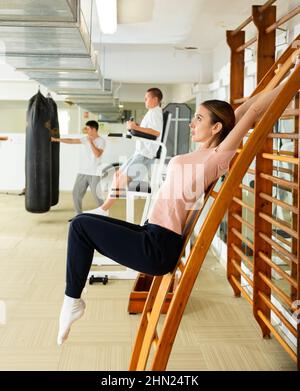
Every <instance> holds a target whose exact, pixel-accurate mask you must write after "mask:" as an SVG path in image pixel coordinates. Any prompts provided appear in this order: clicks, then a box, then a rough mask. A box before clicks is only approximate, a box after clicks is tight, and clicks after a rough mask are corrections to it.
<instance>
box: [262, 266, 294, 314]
mask: <svg viewBox="0 0 300 391" xmlns="http://www.w3.org/2000/svg"><path fill="white" fill-rule="evenodd" d="M258 275H259V277H260V278H261V279H262V280H263V281H264V282H265V284H266V285H268V287H269V288H271V289H272V290H273V291H274V292H276V293H277V295H278V296H279V297H280V298H281V300H282V301H284V302H285V304H286V305H287V306H288V307H289V308H292V304H293V303H292V300H291V299H290V298H289V297H288V296H287V295H286V294H285V293H284V292H283V291H282V290H281V289H280V288H278V287H277V286H276V285H275V284H274V283H273V282H272V281H271V280H270V279H269V278H268V277H266V276H265V275H264V274H263V273H262V272H258Z"/></svg>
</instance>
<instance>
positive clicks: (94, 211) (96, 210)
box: [83, 207, 108, 216]
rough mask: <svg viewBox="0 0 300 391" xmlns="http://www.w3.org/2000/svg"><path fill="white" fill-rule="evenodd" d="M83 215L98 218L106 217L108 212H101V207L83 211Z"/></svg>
mask: <svg viewBox="0 0 300 391" xmlns="http://www.w3.org/2000/svg"><path fill="white" fill-rule="evenodd" d="M83 213H92V214H94V215H99V216H108V210H103V209H102V208H101V207H100V208H96V209H91V210H85V211H84V212H83Z"/></svg>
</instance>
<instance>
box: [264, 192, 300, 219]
mask: <svg viewBox="0 0 300 391" xmlns="http://www.w3.org/2000/svg"><path fill="white" fill-rule="evenodd" d="M259 196H260V198H262V199H264V200H266V201H269V202H272V203H273V204H276V205H278V206H281V207H282V208H284V209H287V210H289V211H290V212H292V213H295V214H298V208H297V207H296V206H293V205H290V204H287V203H286V202H283V201H280V200H278V199H277V198H274V197H271V196H269V195H268V194H266V193H259Z"/></svg>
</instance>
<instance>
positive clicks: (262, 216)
mask: <svg viewBox="0 0 300 391" xmlns="http://www.w3.org/2000/svg"><path fill="white" fill-rule="evenodd" d="M258 215H259V217H261V218H262V219H264V220H265V221H267V222H268V223H270V224H272V225H274V226H275V227H278V228H280V229H282V230H283V231H285V232H287V233H288V234H290V235H291V236H293V237H294V238H295V239H298V233H297V231H295V230H294V229H292V228H289V227H288V226H286V225H285V224H282V223H279V222H278V221H277V220H275V219H273V218H272V217H270V216H268V215H267V214H265V213H262V212H260V213H259V214H258Z"/></svg>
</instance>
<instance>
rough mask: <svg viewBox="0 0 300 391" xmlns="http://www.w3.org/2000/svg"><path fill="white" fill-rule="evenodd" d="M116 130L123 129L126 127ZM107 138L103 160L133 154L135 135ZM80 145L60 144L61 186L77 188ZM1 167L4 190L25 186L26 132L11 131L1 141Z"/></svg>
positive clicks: (70, 188) (117, 158) (0, 175)
mask: <svg viewBox="0 0 300 391" xmlns="http://www.w3.org/2000/svg"><path fill="white" fill-rule="evenodd" d="M121 126H122V125H121ZM119 127H120V125H119ZM115 130H122V128H119V129H115ZM0 135H2V134H1V133H0ZM70 137H78V134H72V135H70ZM104 138H105V140H106V149H105V152H104V154H103V157H102V163H103V164H110V163H113V162H118V161H121V162H123V161H125V160H126V159H127V158H128V156H130V155H132V153H133V151H134V148H135V141H134V140H133V139H127V138H126V137H121V138H120V137H107V136H104ZM80 148H84V147H83V146H82V145H67V144H61V145H60V181H59V182H60V190H72V188H73V185H74V180H75V178H76V175H77V173H78V169H79V165H80V159H79V156H80V153H79V152H80ZM0 167H1V170H0V190H20V189H22V188H23V187H24V184H25V134H17V133H15V134H11V135H10V141H5V142H1V141H0Z"/></svg>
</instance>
